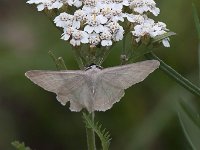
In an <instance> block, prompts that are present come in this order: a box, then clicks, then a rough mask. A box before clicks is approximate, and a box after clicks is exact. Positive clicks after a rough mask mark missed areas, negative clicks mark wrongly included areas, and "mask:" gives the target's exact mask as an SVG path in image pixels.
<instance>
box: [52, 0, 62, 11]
mask: <svg viewBox="0 0 200 150" xmlns="http://www.w3.org/2000/svg"><path fill="white" fill-rule="evenodd" d="M62 6H63V1H62V0H56V1H55V2H54V3H53V4H52V7H53V8H57V9H60V8H61V7H62Z"/></svg>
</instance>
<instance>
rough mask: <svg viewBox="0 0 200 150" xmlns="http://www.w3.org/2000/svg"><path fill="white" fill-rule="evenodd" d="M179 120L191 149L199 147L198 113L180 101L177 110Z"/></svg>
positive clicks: (199, 127) (199, 125)
mask: <svg viewBox="0 0 200 150" xmlns="http://www.w3.org/2000/svg"><path fill="white" fill-rule="evenodd" d="M178 116H179V120H180V123H181V126H182V128H183V131H184V134H185V136H186V138H187V140H188V141H189V143H190V145H191V147H192V149H193V150H199V149H200V143H199V139H200V124H199V115H198V114H197V113H195V112H194V111H192V109H191V108H189V105H188V104H184V103H181V104H180V110H179V112H178Z"/></svg>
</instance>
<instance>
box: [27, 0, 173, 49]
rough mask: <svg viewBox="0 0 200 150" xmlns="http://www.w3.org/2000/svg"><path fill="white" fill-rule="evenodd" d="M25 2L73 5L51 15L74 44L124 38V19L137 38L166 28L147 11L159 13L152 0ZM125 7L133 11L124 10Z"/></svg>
mask: <svg viewBox="0 0 200 150" xmlns="http://www.w3.org/2000/svg"><path fill="white" fill-rule="evenodd" d="M27 3H29V4H36V5H37V8H38V11H42V10H44V9H49V10H50V9H60V8H61V7H63V6H64V5H65V6H74V7H76V8H77V9H76V11H75V12H74V13H73V14H69V13H67V12H62V13H60V14H59V16H57V17H56V18H55V19H54V22H55V24H56V26H57V27H61V28H63V31H64V33H63V34H62V39H63V40H69V41H70V43H71V44H72V45H73V46H79V45H80V44H81V43H88V44H89V45H90V46H91V47H95V46H97V45H99V44H101V45H102V46H111V45H112V44H113V42H116V41H120V40H122V39H123V36H124V28H123V26H122V25H120V24H121V23H122V22H125V21H128V22H129V23H131V24H132V26H131V27H132V29H131V30H132V31H131V33H132V35H133V37H134V38H135V40H136V42H140V41H141V38H142V37H143V36H145V35H148V36H150V37H151V38H154V37H156V36H158V35H162V34H164V33H167V31H168V29H167V28H166V24H164V23H162V22H158V23H155V21H154V20H153V19H150V18H148V17H147V15H146V14H147V13H149V12H150V13H152V14H153V15H155V16H157V15H158V14H159V13H160V9H159V8H157V7H156V3H155V2H154V0H29V1H28V2H27ZM127 9H128V10H129V12H130V10H132V13H131V14H130V13H126V12H123V11H124V10H127ZM125 18H126V20H125ZM124 24H127V23H126V22H125V23H124ZM162 42H163V45H164V46H165V47H169V46H170V44H169V38H166V39H164V40H163V41H162Z"/></svg>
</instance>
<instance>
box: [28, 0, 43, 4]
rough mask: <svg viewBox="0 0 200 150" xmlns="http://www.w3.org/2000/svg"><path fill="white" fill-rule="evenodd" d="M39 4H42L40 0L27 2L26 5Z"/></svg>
mask: <svg viewBox="0 0 200 150" xmlns="http://www.w3.org/2000/svg"><path fill="white" fill-rule="evenodd" d="M41 2H42V0H29V1H27V2H26V3H28V4H39V3H41Z"/></svg>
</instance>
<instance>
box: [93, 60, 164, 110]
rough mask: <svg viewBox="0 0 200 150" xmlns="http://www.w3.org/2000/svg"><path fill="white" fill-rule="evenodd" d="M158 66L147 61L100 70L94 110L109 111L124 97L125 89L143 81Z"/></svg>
mask: <svg viewBox="0 0 200 150" xmlns="http://www.w3.org/2000/svg"><path fill="white" fill-rule="evenodd" d="M159 64H160V63H159V62H158V61H156V60H147V61H143V62H138V63H134V64H129V65H124V66H120V67H112V68H107V69H104V70H102V71H101V72H100V73H99V74H98V79H97V84H96V93H95V103H94V108H95V110H99V111H106V110H107V109H110V108H111V107H112V105H113V104H114V103H116V102H119V101H120V99H121V98H122V97H123V96H124V90H125V89H127V88H129V87H130V86H132V85H134V84H136V83H138V82H141V81H143V80H144V79H145V78H146V77H147V76H148V75H149V74H150V73H152V72H153V71H154V70H155V69H157V68H158V67H159Z"/></svg>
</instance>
